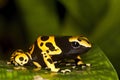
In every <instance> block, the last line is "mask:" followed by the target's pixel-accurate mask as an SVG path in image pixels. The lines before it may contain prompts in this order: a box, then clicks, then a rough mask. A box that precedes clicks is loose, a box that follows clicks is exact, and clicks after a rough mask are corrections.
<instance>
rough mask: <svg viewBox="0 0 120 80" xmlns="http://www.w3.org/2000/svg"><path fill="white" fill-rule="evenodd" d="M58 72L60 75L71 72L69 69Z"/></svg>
mask: <svg viewBox="0 0 120 80" xmlns="http://www.w3.org/2000/svg"><path fill="white" fill-rule="evenodd" d="M60 72H61V73H70V72H71V70H70V69H64V70H61V71H60Z"/></svg>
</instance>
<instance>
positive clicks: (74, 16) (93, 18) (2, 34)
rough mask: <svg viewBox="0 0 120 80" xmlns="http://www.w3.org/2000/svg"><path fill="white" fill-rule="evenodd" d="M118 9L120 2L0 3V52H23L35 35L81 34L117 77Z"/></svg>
mask: <svg viewBox="0 0 120 80" xmlns="http://www.w3.org/2000/svg"><path fill="white" fill-rule="evenodd" d="M4 1H6V3H5V2H4ZM119 5H120V0H99V1H98V0H89V1H88V0H84V1H83V0H69V1H68V0H0V48H1V49H0V51H1V53H2V52H5V53H7V54H8V52H9V51H11V50H12V49H16V48H21V47H22V48H24V49H25V48H26V47H28V45H30V44H31V43H33V41H34V40H35V39H36V38H37V36H38V35H79V34H84V35H86V36H88V37H89V38H90V40H91V41H92V42H93V43H96V44H98V45H99V46H100V47H101V49H103V51H104V52H105V53H106V55H107V56H108V58H109V59H110V61H111V62H112V64H113V65H114V67H115V68H116V70H117V72H118V74H119V75H120V71H119V68H120V64H119V60H120V57H119V48H120V36H119V33H120V30H119V29H120V22H119V21H120V6H119Z"/></svg>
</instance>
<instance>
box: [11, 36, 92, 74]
mask: <svg viewBox="0 0 120 80" xmlns="http://www.w3.org/2000/svg"><path fill="white" fill-rule="evenodd" d="M91 47H92V44H91V43H90V41H89V40H88V38H87V37H85V36H83V35H79V36H39V37H38V38H37V39H36V40H35V42H34V43H33V44H32V45H31V46H30V47H29V48H28V50H27V51H23V50H22V49H17V50H16V51H14V52H13V53H12V55H11V57H10V62H11V64H14V65H15V66H25V65H30V66H35V67H36V69H37V70H40V69H41V68H43V67H47V68H48V69H50V70H51V71H52V72H59V71H61V68H58V67H56V63H55V62H57V63H59V62H62V61H63V60H66V59H67V60H74V62H75V65H76V66H90V64H85V63H84V62H83V61H82V59H81V57H80V56H81V55H82V54H84V53H87V52H88V51H89V49H91Z"/></svg>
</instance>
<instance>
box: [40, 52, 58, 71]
mask: <svg viewBox="0 0 120 80" xmlns="http://www.w3.org/2000/svg"><path fill="white" fill-rule="evenodd" d="M42 55H43V59H44V62H45V64H46V65H47V67H48V68H50V69H51V71H52V72H58V71H59V70H60V68H55V64H54V62H53V60H52V59H51V57H50V55H49V54H48V53H46V52H42Z"/></svg>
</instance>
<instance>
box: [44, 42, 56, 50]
mask: <svg viewBox="0 0 120 80" xmlns="http://www.w3.org/2000/svg"><path fill="white" fill-rule="evenodd" d="M46 46H47V47H48V48H49V49H50V50H51V51H54V50H55V47H54V46H53V45H52V43H50V42H47V43H46Z"/></svg>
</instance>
